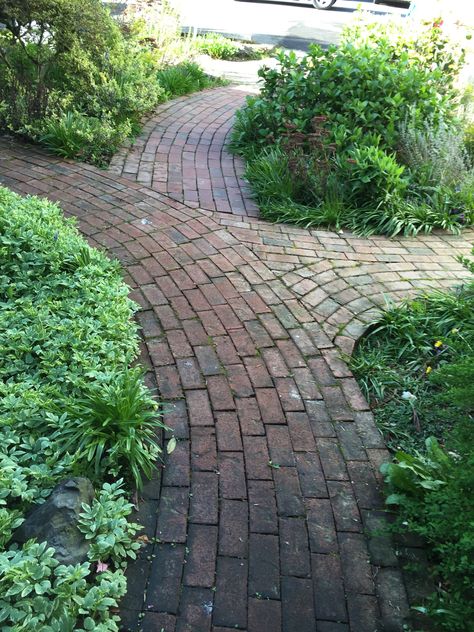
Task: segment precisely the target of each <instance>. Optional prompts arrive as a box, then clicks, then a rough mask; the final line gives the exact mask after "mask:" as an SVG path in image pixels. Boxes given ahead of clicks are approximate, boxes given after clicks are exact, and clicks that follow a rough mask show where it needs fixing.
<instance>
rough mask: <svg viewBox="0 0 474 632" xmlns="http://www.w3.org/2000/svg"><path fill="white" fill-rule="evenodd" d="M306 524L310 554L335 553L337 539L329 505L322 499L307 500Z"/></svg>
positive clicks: (327, 501) (328, 502)
mask: <svg viewBox="0 0 474 632" xmlns="http://www.w3.org/2000/svg"><path fill="white" fill-rule="evenodd" d="M305 504H306V510H307V523H308V533H309V544H310V548H311V552H312V553H337V550H338V546H337V537H336V527H335V524H334V517H333V513H332V508H331V503H330V501H329V500H326V499H324V498H318V499H316V498H307V499H306V500H305Z"/></svg>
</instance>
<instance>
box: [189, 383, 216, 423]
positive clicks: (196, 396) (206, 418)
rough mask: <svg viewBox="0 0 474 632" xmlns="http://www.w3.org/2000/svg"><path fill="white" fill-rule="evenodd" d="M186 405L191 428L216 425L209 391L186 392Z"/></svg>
mask: <svg viewBox="0 0 474 632" xmlns="http://www.w3.org/2000/svg"><path fill="white" fill-rule="evenodd" d="M186 403H187V406H188V413H189V423H190V424H191V426H212V425H213V424H214V417H213V416H212V412H211V405H210V403H209V397H208V394H207V391H205V390H198V391H186Z"/></svg>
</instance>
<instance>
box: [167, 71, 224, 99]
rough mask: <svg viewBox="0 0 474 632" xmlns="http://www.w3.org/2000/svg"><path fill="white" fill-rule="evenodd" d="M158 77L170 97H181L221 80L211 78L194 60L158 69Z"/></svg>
mask: <svg viewBox="0 0 474 632" xmlns="http://www.w3.org/2000/svg"><path fill="white" fill-rule="evenodd" d="M157 78H158V81H159V83H160V85H161V86H162V87H163V89H164V90H165V91H166V93H167V95H168V97H169V98H172V97H180V96H183V95H185V94H189V93H190V92H196V91H197V90H204V89H205V88H210V87H211V86H214V85H219V81H216V80H213V79H211V78H210V77H209V76H208V75H206V74H205V73H204V71H203V70H202V68H201V67H200V66H198V64H196V63H194V62H185V63H182V64H178V65H177V66H168V67H167V68H162V69H161V70H159V71H158V73H157Z"/></svg>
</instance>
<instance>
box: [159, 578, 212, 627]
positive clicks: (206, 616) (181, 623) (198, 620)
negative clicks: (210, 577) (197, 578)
mask: <svg viewBox="0 0 474 632" xmlns="http://www.w3.org/2000/svg"><path fill="white" fill-rule="evenodd" d="M213 597H214V595H213V592H212V591H211V589H209V588H196V587H193V586H185V587H184V588H183V590H182V593H181V603H180V606H179V617H178V620H177V622H176V632H210V629H211V618H212V617H211V612H212V600H213ZM204 604H207V607H203V605H204ZM160 632H161V631H160Z"/></svg>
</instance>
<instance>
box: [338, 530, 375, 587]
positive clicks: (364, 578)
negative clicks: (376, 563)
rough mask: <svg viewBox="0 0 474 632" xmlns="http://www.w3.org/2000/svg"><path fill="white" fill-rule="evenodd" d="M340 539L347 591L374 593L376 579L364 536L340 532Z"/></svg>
mask: <svg viewBox="0 0 474 632" xmlns="http://www.w3.org/2000/svg"><path fill="white" fill-rule="evenodd" d="M338 540H339V550H340V554H341V563H342V572H343V575H344V584H345V587H346V591H347V592H348V593H358V594H364V595H373V594H374V592H375V586H374V579H373V577H372V570H371V566H370V563H369V554H368V551H367V546H366V543H365V538H364V536H363V535H362V534H361V533H338Z"/></svg>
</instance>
